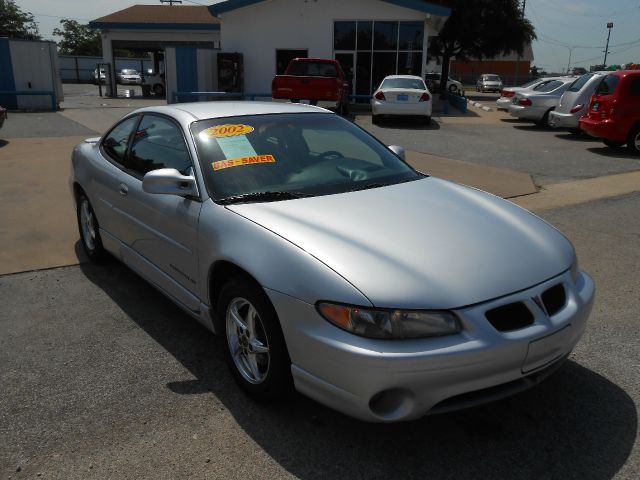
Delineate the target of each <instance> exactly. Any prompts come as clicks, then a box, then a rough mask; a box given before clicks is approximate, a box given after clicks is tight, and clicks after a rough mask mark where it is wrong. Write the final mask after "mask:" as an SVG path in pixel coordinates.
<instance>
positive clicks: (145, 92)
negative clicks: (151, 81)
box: [141, 84, 151, 97]
mask: <svg viewBox="0 0 640 480" xmlns="http://www.w3.org/2000/svg"><path fill="white" fill-rule="evenodd" d="M141 87H142V96H143V97H150V96H151V85H145V84H142V85H141Z"/></svg>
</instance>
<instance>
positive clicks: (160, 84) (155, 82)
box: [142, 72, 166, 97]
mask: <svg viewBox="0 0 640 480" xmlns="http://www.w3.org/2000/svg"><path fill="white" fill-rule="evenodd" d="M142 84H143V85H149V87H150V88H151V90H152V91H153V93H155V94H156V95H158V96H160V97H162V96H163V95H164V94H165V91H166V88H165V75H164V72H163V73H154V74H151V75H145V76H144V78H143V79H142Z"/></svg>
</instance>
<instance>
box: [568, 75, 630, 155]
mask: <svg viewBox="0 0 640 480" xmlns="http://www.w3.org/2000/svg"><path fill="white" fill-rule="evenodd" d="M580 128H581V129H582V130H584V131H585V132H587V133H588V134H589V135H591V136H593V137H596V138H601V139H602V141H603V142H604V143H605V144H606V145H608V146H610V147H620V146H622V145H624V144H625V143H626V144H627V146H628V147H629V150H631V152H633V153H634V154H636V155H640V70H622V71H618V72H611V73H608V74H607V75H606V76H605V77H604V78H603V79H602V81H601V82H600V84H599V85H598V88H597V89H596V92H595V94H594V95H593V97H592V98H591V102H590V103H589V109H588V112H587V114H586V115H585V116H583V117H582V118H581V119H580Z"/></svg>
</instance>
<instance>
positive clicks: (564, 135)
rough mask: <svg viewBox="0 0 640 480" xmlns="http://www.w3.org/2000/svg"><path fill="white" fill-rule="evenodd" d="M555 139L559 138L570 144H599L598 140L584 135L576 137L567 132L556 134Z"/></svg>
mask: <svg viewBox="0 0 640 480" xmlns="http://www.w3.org/2000/svg"><path fill="white" fill-rule="evenodd" d="M556 138H559V139H561V140H567V141H570V142H585V143H587V142H588V143H594V142H600V140H598V139H597V138H594V137H591V136H589V135H586V134H580V135H577V134H573V133H569V132H562V133H558V134H557V135H556Z"/></svg>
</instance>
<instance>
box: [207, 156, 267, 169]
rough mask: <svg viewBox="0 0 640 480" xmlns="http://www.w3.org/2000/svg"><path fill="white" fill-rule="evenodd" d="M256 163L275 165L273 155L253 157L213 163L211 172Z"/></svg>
mask: <svg viewBox="0 0 640 480" xmlns="http://www.w3.org/2000/svg"><path fill="white" fill-rule="evenodd" d="M258 163H276V159H275V158H274V156H273V155H253V156H248V157H238V158H229V159H228V160H220V161H218V162H213V163H212V164H211V166H213V171H214V172H217V171H218V170H223V169H225V168H231V167H241V166H243V165H255V164H258Z"/></svg>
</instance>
